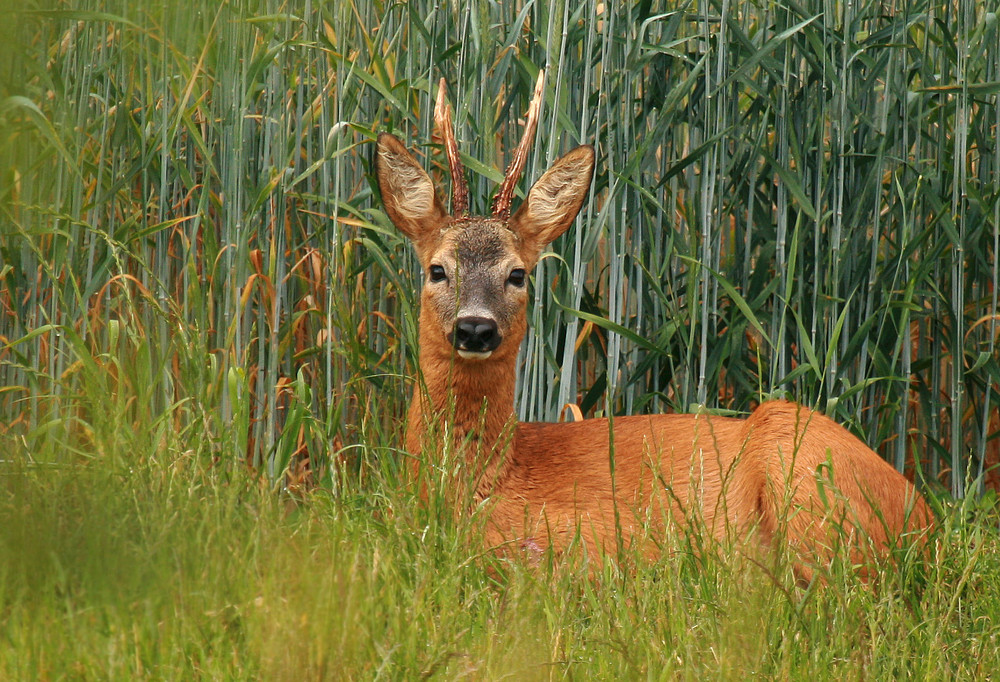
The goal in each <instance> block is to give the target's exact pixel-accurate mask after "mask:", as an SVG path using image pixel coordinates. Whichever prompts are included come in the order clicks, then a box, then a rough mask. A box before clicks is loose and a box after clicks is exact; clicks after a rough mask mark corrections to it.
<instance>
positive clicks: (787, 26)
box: [0, 2, 1000, 496]
mask: <svg viewBox="0 0 1000 682" xmlns="http://www.w3.org/2000/svg"><path fill="white" fill-rule="evenodd" d="M995 9H996V8H995V7H993V6H992V5H990V4H988V3H973V2H959V3H956V4H946V3H935V2H917V3H901V4H899V5H898V6H895V5H892V4H889V5H886V4H881V5H872V6H870V7H865V8H861V7H856V6H855V5H852V4H839V3H806V4H805V5H791V6H787V7H786V6H783V5H777V4H772V3H750V4H745V5H739V6H730V5H729V4H728V3H722V4H716V3H693V2H677V3H665V4H662V5H661V4H657V3H649V2H646V3H636V4H624V5H617V6H605V5H604V4H601V3H597V2H582V3H555V4H551V3H529V4H518V3H500V4H490V3H481V4H475V3H473V4H463V5H461V6H456V5H440V4H434V3H427V4H426V6H425V5H424V4H422V3H419V2H417V3H408V4H391V3H385V4H383V3H378V2H365V3H362V2H348V3H306V4H304V5H303V4H295V5H289V4H278V3H273V2H272V3H253V2H241V3H223V4H215V3H203V4H198V3H195V4H194V5H191V4H190V3H166V4H163V5H160V6H157V7H155V8H151V7H146V6H145V5H143V4H139V3H128V2H121V3H112V4H111V5H107V4H106V3H95V4H93V6H89V5H88V4H87V3H83V4H77V5H74V6H73V7H72V8H70V7H69V6H68V5H64V4H62V3H58V2H52V3H37V4H29V5H27V6H22V5H20V4H18V5H13V4H8V5H7V8H6V10H5V23H6V25H7V27H8V29H9V30H8V34H9V40H7V41H6V44H5V47H4V48H3V49H4V50H5V53H4V59H3V61H2V64H0V69H2V82H3V92H2V95H3V104H2V114H0V116H2V123H3V135H2V139H0V159H2V166H0V168H2V175H0V177H2V179H3V185H2V190H0V202H2V203H0V206H2V214H0V215H2V220H3V243H2V249H0V257H2V259H3V265H2V277H0V287H2V290H0V294H2V295H0V300H2V301H3V307H4V314H3V316H2V318H0V335H2V337H3V339H4V345H3V349H2V357H0V362H2V363H3V364H2V365H0V367H2V372H3V379H4V381H3V384H4V391H3V394H2V398H0V400H2V402H0V409H2V411H3V414H4V415H5V420H4V421H5V422H6V423H7V424H8V427H7V429H6V430H7V432H8V433H9V434H12V435H14V436H16V440H17V441H18V442H21V443H22V444H24V445H23V446H22V454H24V453H25V452H32V451H35V450H38V449H41V450H42V451H51V450H49V449H48V448H50V447H54V448H55V449H57V450H65V449H66V448H68V449H70V450H73V449H82V450H83V451H86V452H92V451H100V449H101V442H100V441H101V439H102V438H103V433H104V432H106V431H107V430H108V429H111V428H114V426H115V425H116V424H120V423H122V422H123V421H124V422H136V421H139V422H145V421H150V420H162V422H163V423H164V426H165V428H168V427H169V428H175V429H191V430H195V431H197V432H198V433H199V434H201V435H203V436H204V438H203V439H202V441H201V442H205V443H207V444H208V445H206V446H205V448H204V449H205V450H206V452H205V454H206V455H210V456H211V457H215V458H218V459H220V460H223V461H226V462H236V461H242V460H247V461H248V462H249V463H250V464H252V465H253V466H255V467H257V468H259V469H261V470H263V471H265V472H266V473H267V475H268V476H269V477H270V478H271V480H275V481H277V480H279V479H280V478H281V476H282V472H284V471H286V470H288V468H289V466H290V465H292V464H293V463H295V462H298V464H296V465H295V466H293V467H292V468H293V469H295V468H296V467H297V470H299V471H300V473H301V472H303V471H305V469H303V467H302V464H301V463H302V462H304V461H308V463H309V465H308V467H307V469H308V473H309V475H311V476H314V477H315V476H319V477H321V478H324V479H328V478H329V476H330V474H331V472H333V471H334V467H332V466H331V464H332V463H333V462H342V463H344V464H345V465H347V466H348V468H349V469H350V468H356V465H357V461H358V455H359V453H361V452H362V451H363V450H364V448H365V447H366V446H368V445H370V444H371V442H372V438H370V437H369V436H370V435H373V434H374V435H375V436H376V437H375V441H376V442H379V443H384V442H385V439H384V438H382V437H381V436H383V435H385V434H387V433H388V432H390V431H391V432H393V433H395V425H396V424H397V423H398V421H399V416H400V414H401V409H402V404H403V399H404V397H405V396H406V395H407V393H408V390H409V389H408V379H406V377H408V376H409V375H411V374H412V359H413V357H414V354H413V350H414V344H415V337H416V335H415V328H414V327H415V322H414V320H415V316H414V308H413V306H414V300H415V294H416V289H417V281H418V278H417V277H416V276H415V274H416V273H415V270H416V264H415V262H414V259H413V257H412V255H411V254H410V252H409V250H408V247H407V246H406V245H405V244H404V243H403V242H402V240H401V238H400V237H399V236H398V235H397V234H396V233H395V231H394V230H393V229H392V228H391V225H390V224H389V222H388V221H387V219H386V218H385V216H384V214H383V213H382V212H381V209H380V207H379V204H378V202H377V201H375V200H373V196H372V192H373V187H372V179H371V175H370V163H371V153H372V151H371V150H372V145H371V144H370V142H371V141H372V139H373V137H374V136H375V135H376V134H377V132H378V131H380V130H390V131H393V132H395V133H397V134H399V135H401V136H402V137H403V138H405V139H406V140H407V142H408V143H409V144H410V145H411V147H413V148H415V149H417V150H418V151H419V152H420V153H421V154H422V155H423V156H424V157H425V158H426V163H427V164H428V165H429V166H430V167H433V168H435V169H437V170H438V171H440V170H441V158H440V154H439V153H438V152H437V150H436V147H435V146H434V145H433V144H431V141H432V134H433V129H432V122H431V116H430V110H431V106H430V98H431V95H432V92H431V91H432V89H433V86H434V84H436V82H437V80H438V79H439V78H440V77H442V76H443V77H444V78H445V79H446V80H447V82H448V83H449V88H450V90H449V94H450V97H451V99H452V101H453V103H454V107H455V110H456V112H457V114H456V118H457V121H456V129H457V134H458V137H459V141H460V144H461V148H462V151H463V153H464V154H467V155H468V156H467V158H466V161H467V165H468V166H469V168H470V173H469V175H470V178H469V181H470V188H471V193H472V201H473V209H475V210H485V207H486V206H487V202H488V201H489V198H490V195H491V193H492V191H493V189H494V188H495V182H496V180H497V179H498V178H499V176H500V171H499V170H498V169H499V168H501V167H502V166H503V165H504V156H503V154H504V150H509V149H511V147H512V143H513V141H514V140H516V138H517V136H518V134H519V130H518V126H517V125H516V121H517V120H518V117H519V116H520V115H521V112H523V110H524V108H525V106H526V102H527V97H528V96H529V92H530V88H531V85H532V84H533V82H534V77H535V74H536V73H537V70H538V69H540V68H546V69H547V70H548V74H549V76H548V85H547V88H546V96H545V106H544V108H543V112H542V122H541V125H540V133H539V134H538V140H537V144H536V146H535V149H534V152H533V153H532V155H531V158H530V159H529V163H528V170H527V176H528V178H529V179H532V178H535V177H537V176H538V174H539V173H540V172H541V171H542V170H543V169H544V168H545V166H546V165H547V164H548V163H550V162H551V161H552V159H553V158H554V157H555V156H556V155H558V154H559V153H561V152H563V151H565V150H566V149H568V148H569V147H570V146H572V145H574V144H577V143H581V142H591V143H594V144H596V145H597V148H598V152H599V158H600V165H599V172H598V176H597V179H596V181H595V191H594V192H593V194H592V197H591V199H590V201H589V202H588V204H587V206H586V207H585V210H584V212H583V215H582V218H581V219H580V220H579V221H578V224H577V226H576V227H575V228H574V229H573V230H572V231H571V232H570V233H569V234H567V235H566V236H565V237H563V238H562V239H561V240H560V241H559V242H557V244H556V245H555V248H554V257H553V258H548V259H546V260H545V261H543V263H542V264H541V265H540V267H539V270H538V272H537V276H536V279H535V282H536V286H535V289H534V291H535V293H534V300H533V304H532V306H531V318H532V323H533V330H534V331H533V333H532V334H531V336H530V337H529V339H528V342H527V343H526V345H525V349H524V364H523V365H522V369H521V376H520V383H519V386H520V395H519V405H520V410H521V415H522V417H523V418H530V419H554V418H555V417H556V415H557V414H558V412H559V410H560V409H561V407H562V406H563V405H565V404H566V403H569V402H577V403H579V404H581V406H582V407H583V409H584V411H585V412H586V413H595V412H598V413H599V412H616V413H621V412H635V411H662V410H667V409H676V410H687V409H689V408H690V407H691V406H692V405H695V404H705V405H708V406H710V407H719V408H723V409H727V410H737V411H745V410H747V409H749V408H750V407H752V405H753V404H754V403H755V402H756V401H758V400H760V399H762V398H764V397H767V396H771V395H782V394H783V395H789V396H791V397H793V398H795V399H798V400H800V401H802V402H805V403H808V404H813V405H816V406H817V407H819V408H820V409H822V410H825V411H827V412H829V413H831V414H833V415H834V416H836V417H837V418H838V419H840V420H841V421H843V422H845V423H847V424H848V425H849V426H850V427H851V428H853V429H854V430H855V431H857V432H858V433H860V434H862V435H864V436H866V438H867V440H868V442H869V443H870V444H872V445H873V446H875V447H876V448H878V449H879V450H880V451H881V452H882V453H883V455H884V456H885V457H886V458H887V459H889V460H890V461H892V462H894V463H895V464H896V466H897V467H899V468H903V467H909V466H911V462H912V461H914V460H916V461H919V462H920V463H921V464H922V465H923V467H924V472H925V474H926V475H927V476H928V478H929V479H931V480H935V481H940V482H942V483H943V484H945V485H947V486H950V491H951V492H952V493H953V494H955V495H957V496H961V495H962V494H964V492H965V485H966V482H967V481H969V480H972V479H977V477H979V476H980V475H982V474H983V473H984V469H985V468H986V467H988V466H989V465H990V463H991V462H995V461H996V454H997V450H998V448H997V442H998V441H997V432H998V428H1000V424H998V422H997V417H996V415H997V408H998V401H1000V398H998V392H997V387H998V381H1000V365H998V361H997V349H996V339H997V329H998V328H997V314H998V306H997V283H998V274H997V247H998V244H997V242H998V223H1000V220H998V217H1000V214H998V212H1000V203H998V200H997V197H998V192H997V187H998V185H1000V183H998V167H1000V148H998V146H997V144H996V129H997V124H998V117H1000V108H998V107H997V91H998V90H1000V85H998V83H1000V74H998V67H1000V64H998V59H1000V57H998V54H1000V50H998V49H997V48H998V47H1000V44H998V40H1000V39H998V33H997V21H996V14H995V12H994V10H995ZM438 176H439V177H440V178H441V180H442V184H443V185H445V186H446V177H445V176H444V174H443V173H441V172H438ZM553 378H555V381H553ZM93 403H96V404H93ZM168 425H169V426H168ZM991 457H992V459H991ZM303 475H305V474H303ZM994 479H995V475H994Z"/></svg>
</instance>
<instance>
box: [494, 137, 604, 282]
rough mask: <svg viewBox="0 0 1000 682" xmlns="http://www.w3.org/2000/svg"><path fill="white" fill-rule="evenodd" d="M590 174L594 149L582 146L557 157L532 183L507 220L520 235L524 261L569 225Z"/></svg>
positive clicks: (583, 193)
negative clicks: (512, 214)
mask: <svg viewBox="0 0 1000 682" xmlns="http://www.w3.org/2000/svg"><path fill="white" fill-rule="evenodd" d="M593 175H594V148H593V147H591V146H590V145H582V146H580V147H577V148H576V149H574V150H572V151H570V152H569V153H568V154H566V155H565V156H563V157H562V158H560V159H559V160H558V161H556V162H555V163H554V164H552V167H551V168H549V169H548V170H547V171H545V174H544V175H542V177H540V178H539V179H538V181H537V182H536V183H535V184H534V185H532V187H531V190H530V191H529V192H528V198H527V199H525V201H524V203H523V204H522V205H521V208H519V209H518V210H517V213H515V214H514V216H513V217H512V218H511V219H510V229H511V230H512V231H513V232H515V233H517V234H518V235H520V237H521V239H522V241H523V243H524V245H525V251H526V253H524V254H523V256H525V257H526V260H529V261H531V262H534V260H535V258H537V257H538V254H539V253H540V252H541V250H542V249H543V248H545V246H546V245H547V244H549V243H551V242H552V241H553V240H554V239H555V238H556V237H558V236H559V235H561V234H562V233H563V232H565V231H566V229H567V228H568V227H569V226H570V225H572V224H573V220H574V219H575V218H576V215H577V213H579V212H580V208H581V207H582V206H583V201H584V199H586V198H587V192H588V190H590V181H591V178H592V177H593Z"/></svg>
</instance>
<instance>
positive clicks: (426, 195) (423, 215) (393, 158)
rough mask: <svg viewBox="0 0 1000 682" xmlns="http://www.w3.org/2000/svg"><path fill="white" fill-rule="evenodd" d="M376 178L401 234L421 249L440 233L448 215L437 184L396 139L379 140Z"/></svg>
mask: <svg viewBox="0 0 1000 682" xmlns="http://www.w3.org/2000/svg"><path fill="white" fill-rule="evenodd" d="M375 174H376V176H377V177H378V185H379V189H380V191H381V192H382V205H383V206H384V207H385V212H386V213H387V214H388V215H389V218H390V219H391V220H392V222H393V223H394V224H395V225H396V227H397V228H399V231H400V232H402V233H403V234H405V235H406V236H407V237H409V238H410V239H411V240H413V242H414V243H416V244H418V245H419V244H420V243H422V242H424V241H425V240H427V239H428V238H430V237H433V236H436V235H437V234H438V233H439V232H440V230H441V226H442V225H443V224H444V223H445V222H446V221H447V218H448V214H447V212H446V211H445V210H444V206H442V205H441V201H440V200H439V199H438V196H437V192H435V190H434V183H433V182H431V179H430V177H428V175H427V173H425V172H424V169H423V168H421V167H420V164H419V163H417V160H416V159H414V158H413V156H412V155H411V154H410V152H408V151H407V150H406V147H405V146H404V145H403V143H402V142H400V141H399V139H397V138H396V137H395V136H394V135H390V134H389V133H380V134H379V136H378V144H377V152H376V155H375Z"/></svg>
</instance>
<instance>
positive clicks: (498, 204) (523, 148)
mask: <svg viewBox="0 0 1000 682" xmlns="http://www.w3.org/2000/svg"><path fill="white" fill-rule="evenodd" d="M544 85H545V69H542V70H541V71H539V72H538V80H537V81H536V82H535V94H534V95H533V96H532V98H531V104H529V105H528V113H527V114H526V115H525V120H524V134H523V135H522V136H521V142H520V143H519V144H518V145H517V149H516V150H514V158H512V159H511V160H510V165H509V166H507V172H506V173H505V174H504V179H503V184H502V185H501V186H500V189H499V190H498V191H497V196H496V198H495V199H494V200H493V217H494V218H499V219H500V220H507V219H508V218H509V217H510V202H511V200H512V199H513V198H514V188H515V187H516V186H517V181H518V180H519V179H520V178H521V173H522V171H524V164H526V163H527V162H528V149H529V148H530V147H531V143H532V142H533V141H534V139H535V128H536V127H537V125H538V112H539V111H541V108H542V89H543V87H544Z"/></svg>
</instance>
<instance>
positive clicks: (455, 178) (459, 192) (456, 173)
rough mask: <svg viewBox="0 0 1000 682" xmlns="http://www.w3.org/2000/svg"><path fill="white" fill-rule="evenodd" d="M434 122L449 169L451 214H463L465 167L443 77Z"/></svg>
mask: <svg viewBox="0 0 1000 682" xmlns="http://www.w3.org/2000/svg"><path fill="white" fill-rule="evenodd" d="M434 122H435V123H436V124H437V127H438V130H439V131H440V132H441V137H442V138H443V139H444V153H445V156H447V157H448V168H449V169H451V214H452V215H453V216H456V217H458V216H463V215H465V214H466V213H468V211H469V188H468V187H467V186H466V184H465V168H464V167H463V166H462V160H461V158H459V156H458V143H457V142H455V131H454V130H453V129H452V127H451V106H449V105H448V102H447V101H445V81H444V78H442V79H441V82H440V83H439V84H438V96H437V103H436V104H435V105H434Z"/></svg>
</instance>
